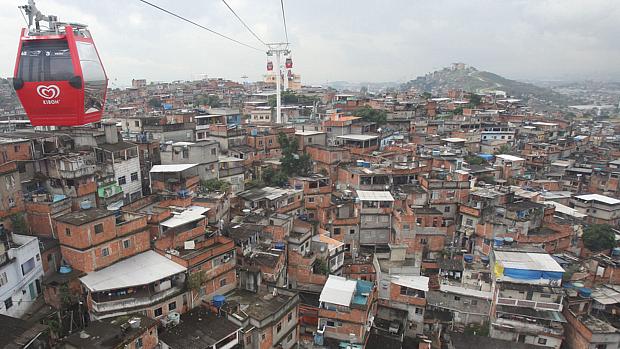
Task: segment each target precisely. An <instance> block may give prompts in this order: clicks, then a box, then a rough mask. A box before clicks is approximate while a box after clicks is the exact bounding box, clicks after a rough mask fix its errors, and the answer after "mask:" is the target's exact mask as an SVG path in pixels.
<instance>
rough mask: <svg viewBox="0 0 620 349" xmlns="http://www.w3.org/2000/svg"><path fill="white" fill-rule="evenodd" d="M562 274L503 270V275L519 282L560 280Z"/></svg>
mask: <svg viewBox="0 0 620 349" xmlns="http://www.w3.org/2000/svg"><path fill="white" fill-rule="evenodd" d="M562 274H564V273H562V272H557V271H540V270H524V269H512V268H505V269H504V275H505V276H508V277H511V278H513V279H519V280H538V279H546V280H561V279H562Z"/></svg>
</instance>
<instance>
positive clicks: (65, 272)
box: [58, 265, 73, 274]
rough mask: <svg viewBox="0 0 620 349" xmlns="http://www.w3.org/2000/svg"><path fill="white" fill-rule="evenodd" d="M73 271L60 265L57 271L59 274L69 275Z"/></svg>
mask: <svg viewBox="0 0 620 349" xmlns="http://www.w3.org/2000/svg"><path fill="white" fill-rule="evenodd" d="M72 271H73V268H71V266H70V265H61V266H60V268H59V269H58V272H59V273H60V274H70V273H71V272H72Z"/></svg>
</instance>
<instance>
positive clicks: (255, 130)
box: [250, 128, 258, 136]
mask: <svg viewBox="0 0 620 349" xmlns="http://www.w3.org/2000/svg"><path fill="white" fill-rule="evenodd" d="M250 134H251V135H252V136H257V135H258V130H257V129H255V128H254V129H252V131H250Z"/></svg>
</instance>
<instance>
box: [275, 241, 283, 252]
mask: <svg viewBox="0 0 620 349" xmlns="http://www.w3.org/2000/svg"><path fill="white" fill-rule="evenodd" d="M274 246H275V248H276V249H277V250H281V251H284V243H283V242H276V243H275V244H274Z"/></svg>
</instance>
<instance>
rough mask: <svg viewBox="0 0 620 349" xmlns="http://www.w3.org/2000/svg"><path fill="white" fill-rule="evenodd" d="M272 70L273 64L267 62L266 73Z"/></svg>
mask: <svg viewBox="0 0 620 349" xmlns="http://www.w3.org/2000/svg"><path fill="white" fill-rule="evenodd" d="M272 70H273V62H267V71H272Z"/></svg>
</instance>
